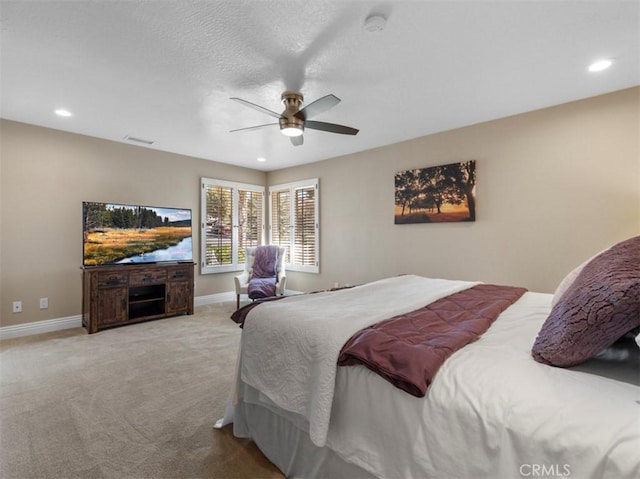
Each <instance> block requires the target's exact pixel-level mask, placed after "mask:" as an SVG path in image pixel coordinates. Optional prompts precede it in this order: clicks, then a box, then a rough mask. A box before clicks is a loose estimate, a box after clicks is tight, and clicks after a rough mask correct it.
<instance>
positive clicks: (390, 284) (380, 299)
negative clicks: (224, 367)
mask: <svg viewBox="0 0 640 479" xmlns="http://www.w3.org/2000/svg"><path fill="white" fill-rule="evenodd" d="M475 284H477V283H472V282H468V281H449V280H441V279H430V278H423V277H420V276H411V275H408V276H398V277H394V278H388V279H383V280H380V281H375V282H373V283H368V284H365V285H362V286H357V287H354V288H351V289H345V290H341V291H337V292H332V293H316V294H313V295H304V296H299V297H292V298H287V299H285V300H282V301H275V302H272V303H266V304H264V305H261V306H260V307H259V308H256V309H254V310H253V311H252V312H251V313H249V315H248V316H247V318H246V320H245V324H244V331H243V334H242V346H241V348H242V351H243V354H242V361H241V366H240V374H241V378H242V381H243V382H245V383H246V384H248V385H250V386H252V387H254V388H256V389H258V390H259V391H260V392H261V393H262V394H264V395H265V396H267V397H268V398H269V399H270V400H271V401H272V402H273V403H274V404H275V405H276V406H278V407H280V408H282V409H284V410H285V411H288V412H291V413H294V414H296V415H297V416H298V417H299V418H302V424H300V427H302V428H305V429H307V430H308V431H309V435H310V437H311V440H312V441H313V442H314V444H316V445H317V446H324V445H325V443H326V441H327V431H328V428H329V419H330V416H331V405H332V402H333V395H334V388H335V380H336V368H337V366H336V363H337V360H338V356H339V353H340V350H341V349H342V346H343V345H344V343H345V342H346V341H347V340H348V339H349V338H350V337H351V336H352V335H353V334H355V333H356V332H357V331H359V330H361V329H363V328H366V327H367V326H370V325H372V324H375V323H377V322H379V321H381V320H384V319H387V318H390V317H393V316H395V315H398V314H402V313H406V312H409V311H413V310H416V309H418V308H420V307H422V306H425V305H426V304H429V303H430V302H433V301H436V300H438V299H440V298H443V297H445V296H448V295H450V294H453V293H457V292H459V291H463V290H465V289H467V288H470V287H472V286H474V285H475ZM327 294H330V295H331V301H327V300H326V296H327ZM274 371H275V372H276V373H275V374H274ZM305 422H306V424H305Z"/></svg>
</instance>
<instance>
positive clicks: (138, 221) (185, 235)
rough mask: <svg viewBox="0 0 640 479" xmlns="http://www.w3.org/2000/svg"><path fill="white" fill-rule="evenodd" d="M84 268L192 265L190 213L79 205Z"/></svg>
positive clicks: (178, 209)
mask: <svg viewBox="0 0 640 479" xmlns="http://www.w3.org/2000/svg"><path fill="white" fill-rule="evenodd" d="M82 232H83V241H82V245H83V248H82V249H83V254H82V264H83V266H100V265H114V264H126V263H132V264H139V263H158V262H167V261H168V262H179V261H187V262H192V261H193V246H192V233H191V210H190V209H183V208H160V207H155V206H141V205H121V204H115V203H94V202H88V201H85V202H83V203H82Z"/></svg>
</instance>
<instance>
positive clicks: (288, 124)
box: [279, 91, 304, 130]
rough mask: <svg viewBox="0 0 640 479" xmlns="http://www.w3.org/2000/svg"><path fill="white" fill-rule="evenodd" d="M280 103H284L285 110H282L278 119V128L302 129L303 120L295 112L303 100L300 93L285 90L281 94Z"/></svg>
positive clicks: (298, 109)
mask: <svg viewBox="0 0 640 479" xmlns="http://www.w3.org/2000/svg"><path fill="white" fill-rule="evenodd" d="M281 99H282V103H284V106H285V110H284V111H283V112H282V116H281V117H280V119H279V123H280V129H281V130H284V129H285V128H297V129H299V130H304V120H303V119H301V118H298V117H297V116H295V115H296V113H298V112H299V111H300V107H301V106H302V103H303V102H304V97H303V96H302V95H301V94H300V93H296V92H293V91H285V92H284V93H283V94H282V97H281Z"/></svg>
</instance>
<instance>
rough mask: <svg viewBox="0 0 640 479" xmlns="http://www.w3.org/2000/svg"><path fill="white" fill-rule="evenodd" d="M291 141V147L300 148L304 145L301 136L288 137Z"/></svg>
mask: <svg viewBox="0 0 640 479" xmlns="http://www.w3.org/2000/svg"><path fill="white" fill-rule="evenodd" d="M289 138H290V139H291V144H292V145H293V146H300V145H302V144H303V143H304V139H303V138H302V135H300V136H290V137H289Z"/></svg>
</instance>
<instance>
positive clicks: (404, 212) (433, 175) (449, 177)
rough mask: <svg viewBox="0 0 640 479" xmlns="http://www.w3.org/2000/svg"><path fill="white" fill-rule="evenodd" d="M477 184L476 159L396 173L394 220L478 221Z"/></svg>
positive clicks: (406, 221)
mask: <svg viewBox="0 0 640 479" xmlns="http://www.w3.org/2000/svg"><path fill="white" fill-rule="evenodd" d="M475 186H476V162H475V160H469V161H464V162H461V163H451V164H448V165H440V166H433V167H429V168H421V169H415V170H405V171H401V172H399V173H396V176H395V223H396V224H408V223H443V222H454V221H475V220H476V198H475Z"/></svg>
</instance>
